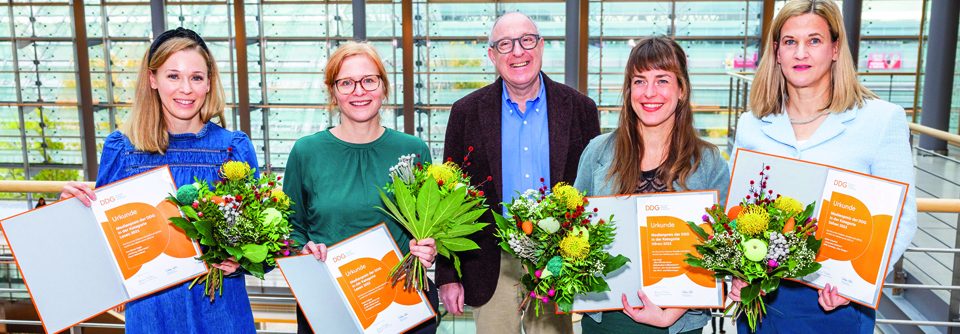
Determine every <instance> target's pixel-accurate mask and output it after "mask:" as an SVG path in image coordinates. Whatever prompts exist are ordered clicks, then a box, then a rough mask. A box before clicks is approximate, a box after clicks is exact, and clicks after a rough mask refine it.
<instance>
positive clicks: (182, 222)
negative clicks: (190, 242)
mask: <svg viewBox="0 0 960 334" xmlns="http://www.w3.org/2000/svg"><path fill="white" fill-rule="evenodd" d="M169 220H170V222H171V223H173V225H174V226H176V227H179V228H180V229H181V230H183V232H184V233H185V234H186V235H187V237H188V238H190V239H200V232H197V228H196V227H195V226H193V223H191V222H190V221H189V220H187V219H186V218H180V217H171V218H169Z"/></svg>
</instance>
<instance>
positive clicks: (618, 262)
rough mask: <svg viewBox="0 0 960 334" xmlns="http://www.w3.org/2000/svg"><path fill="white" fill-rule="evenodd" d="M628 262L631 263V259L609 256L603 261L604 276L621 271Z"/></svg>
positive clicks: (621, 256)
mask: <svg viewBox="0 0 960 334" xmlns="http://www.w3.org/2000/svg"><path fill="white" fill-rule="evenodd" d="M627 262H630V259H629V258H627V257H626V256H623V255H617V256H610V255H607V258H606V259H604V260H603V275H604V276H606V275H607V274H609V273H612V272H614V271H616V270H617V269H620V267H623V266H624V265H625V264H627ZM604 291H606V290H604Z"/></svg>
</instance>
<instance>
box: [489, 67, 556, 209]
mask: <svg viewBox="0 0 960 334" xmlns="http://www.w3.org/2000/svg"><path fill="white" fill-rule="evenodd" d="M526 107H527V109H526V112H520V108H519V106H518V105H517V103H515V102H513V100H511V99H510V94H509V93H507V85H506V84H504V85H503V107H502V112H501V116H500V117H501V123H500V124H501V128H500V130H501V131H500V133H501V145H502V150H501V152H502V153H501V154H502V157H501V158H502V166H501V168H502V171H503V202H504V203H510V202H512V201H513V200H512V199H513V198H515V197H518V196H519V195H518V194H517V192H520V193H521V194H522V193H523V192H525V191H527V189H534V190H536V189H540V187H542V186H543V185H550V132H549V126H548V124H547V91H546V88H545V86H544V84H543V74H540V93H539V94H537V97H536V98H535V99H533V100H530V101H527V102H526ZM540 178H543V180H544V182H540ZM504 214H507V212H506V211H504Z"/></svg>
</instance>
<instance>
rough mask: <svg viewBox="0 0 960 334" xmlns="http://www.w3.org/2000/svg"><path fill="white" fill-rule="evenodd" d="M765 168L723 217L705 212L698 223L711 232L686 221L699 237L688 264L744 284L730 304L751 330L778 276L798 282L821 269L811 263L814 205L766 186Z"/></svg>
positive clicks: (718, 211)
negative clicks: (694, 252) (802, 202)
mask: <svg viewBox="0 0 960 334" xmlns="http://www.w3.org/2000/svg"><path fill="white" fill-rule="evenodd" d="M769 173H770V166H762V167H761V171H760V180H759V182H755V181H752V180H751V181H750V193H751V194H750V195H747V197H746V198H744V199H743V201H741V202H740V205H738V206H734V207H732V208H731V209H730V210H729V211H728V212H727V214H724V212H723V208H722V207H719V206H717V205H714V206H713V207H711V208H707V210H706V211H707V214H706V215H704V216H703V221H704V222H705V223H707V224H709V226H710V230H711V231H705V230H704V229H702V228H700V227H699V226H697V224H695V223H693V222H687V224H688V225H690V228H691V229H693V231H694V232H695V233H696V234H697V236H699V238H700V243H699V244H697V245H695V247H696V250H697V253H699V254H698V255H693V254H689V253H688V254H686V256H687V259H686V260H684V261H685V262H686V263H687V264H689V265H691V266H693V267H698V268H704V269H707V270H711V271H713V272H714V273H715V274H714V275H713V276H714V277H716V278H724V277H726V276H728V275H730V276H734V277H737V278H740V279H742V280H744V281H745V282H747V283H748V284H749V285H748V286H746V287H744V288H743V289H742V290H740V299H741V301H740V302H737V303H734V304H731V305H730V307H728V308H727V310H726V311H729V310H731V309H734V310H735V311H734V313H735V314H736V316H739V314H740V313H741V312H742V313H745V314H746V315H747V322H748V324H749V325H750V329H751V331H752V330H755V329H756V325H757V322H759V321H762V319H763V314H764V313H765V312H766V306H765V305H764V303H763V299H762V298H760V295H761V292H762V293H764V294H765V293H770V292H773V291H774V290H776V289H777V287H778V286H779V285H780V279H781V278H798V277H803V276H807V275H809V274H812V273H814V272H816V271H817V270H819V269H820V264H819V263H817V262H814V259H815V257H816V255H817V252H818V251H819V250H820V244H821V240H819V239H817V238H816V237H814V236H813V234H814V233H815V231H816V230H817V221H816V219H813V218H812V217H811V215H812V214H813V209H814V204H813V203H811V204H810V205H807V207H806V209H804V207H803V205H802V204H801V203H800V202H799V201H797V200H796V199H793V198H790V197H787V196H781V195H776V196H774V194H773V190H770V189H768V188H767V180H768V179H769V177H770V176H769Z"/></svg>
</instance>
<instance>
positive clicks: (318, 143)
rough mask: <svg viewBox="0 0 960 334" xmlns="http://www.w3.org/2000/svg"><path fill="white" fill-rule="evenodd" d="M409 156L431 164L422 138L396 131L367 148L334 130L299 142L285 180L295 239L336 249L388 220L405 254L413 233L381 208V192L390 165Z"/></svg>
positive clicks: (301, 139) (388, 178) (368, 144)
mask: <svg viewBox="0 0 960 334" xmlns="http://www.w3.org/2000/svg"><path fill="white" fill-rule="evenodd" d="M409 154H418V155H419V156H420V158H419V160H418V161H419V162H431V158H430V149H429V147H427V144H425V143H424V142H423V140H421V139H420V138H417V137H414V136H411V135H408V134H405V133H401V132H397V131H395V130H391V129H386V131H384V132H383V135H381V136H380V138H377V140H374V141H373V142H370V143H366V144H353V143H348V142H345V141H342V140H340V139H338V138H337V137H336V136H334V135H333V134H331V133H330V131H321V132H317V133H315V134H313V135H310V136H306V137H303V138H300V139H299V140H297V142H296V144H294V145H293V149H292V150H291V151H290V157H289V158H288V160H287V166H286V171H285V172H284V175H283V179H282V180H281V181H282V182H283V191H284V192H285V193H286V194H287V195H288V196H290V200H291V201H292V202H293V204H292V205H291V206H290V210H292V211H293V213H292V214H291V215H290V223H291V224H292V225H293V232H292V233H291V234H290V237H291V238H292V239H293V240H296V241H297V242H299V243H300V244H301V245H305V244H306V243H307V241H313V242H314V243H317V244H319V243H324V244H326V245H327V246H331V245H333V244H336V243H338V242H340V241H343V240H344V239H346V238H349V237H352V236H354V235H356V234H358V233H360V232H363V231H365V230H367V229H369V228H371V227H373V226H375V225H377V224H380V223H382V222H386V223H387V228H388V229H389V230H390V234H392V235H393V239H394V241H396V242H397V246H399V247H400V251H401V252H402V253H404V254H406V253H407V252H408V251H409V246H410V245H409V243H410V239H411V236H410V234H409V233H408V232H407V231H406V230H404V228H403V226H401V225H400V224H398V223H397V222H396V221H394V220H393V219H392V218H390V216H388V215H386V214H385V213H383V211H380V209H376V207H383V201H382V200H381V199H380V193H379V192H378V189H381V188H383V187H384V186H386V185H387V183H388V182H390V167H393V166H394V165H396V164H397V163H398V161H399V160H398V158H399V157H400V156H401V155H409Z"/></svg>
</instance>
